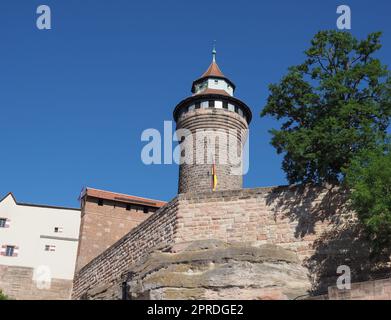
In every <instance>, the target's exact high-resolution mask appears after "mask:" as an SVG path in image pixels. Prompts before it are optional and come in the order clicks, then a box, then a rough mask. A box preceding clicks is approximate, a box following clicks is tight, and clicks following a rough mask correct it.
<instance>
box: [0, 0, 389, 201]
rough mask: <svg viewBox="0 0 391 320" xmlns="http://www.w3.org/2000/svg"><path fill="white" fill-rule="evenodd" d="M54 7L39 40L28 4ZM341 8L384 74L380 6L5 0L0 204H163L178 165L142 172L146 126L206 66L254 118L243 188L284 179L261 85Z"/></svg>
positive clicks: (298, 55) (168, 111) (385, 16)
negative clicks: (129, 199)
mask: <svg viewBox="0 0 391 320" xmlns="http://www.w3.org/2000/svg"><path fill="white" fill-rule="evenodd" d="M40 4H47V5H49V6H50V7H51V10H52V27H53V29H52V30H50V31H40V30H38V29H37V28H36V26H35V22H36V18H37V14H36V13H35V11H36V8H37V6H38V5H40ZM340 4H348V5H350V7H351V9H352V33H353V34H354V35H356V36H358V37H364V36H365V35H366V34H367V33H369V32H372V31H378V30H381V31H383V32H384V34H383V39H382V42H383V48H382V50H381V52H380V54H379V57H380V58H381V59H382V60H383V62H384V63H385V64H388V65H391V22H390V14H391V2H390V1H389V0H383V1H364V0H363V1H359V0H354V1H343V2H339V1H320V0H317V1H314V0H311V1H310V0H305V1H303V0H302V1H291V0H285V1H280V0H274V1H210V0H209V1H204V0H198V1H183V0H181V1H170V0H166V1H162V0H156V1H149V0H143V1H129V0H112V1H108V0H106V1H103V0H66V1H65V0H62V1H60V0H55V1H54V0H40V1H33V0H7V1H6V0H3V1H1V4H0V41H1V46H0V110H1V112H0V141H1V151H0V197H1V196H3V195H5V194H6V193H7V192H9V191H12V192H14V194H15V195H16V197H17V199H18V200H19V201H22V202H32V203H45V204H52V205H64V206H78V202H77V197H78V193H79V191H80V190H81V188H82V187H83V186H90V187H96V188H101V189H107V190H112V191H117V192H123V193H129V194H134V195H139V196H145V197H151V198H158V199H163V200H169V199H171V198H172V197H173V196H175V194H176V191H177V177H178V167H177V166H176V165H160V166H145V165H144V164H143V163H142V162H141V160H140V152H141V149H142V147H143V146H144V144H145V143H143V142H141V140H140V135H141V132H142V131H143V130H144V129H147V128H157V129H160V130H162V128H163V121H164V120H171V119H172V110H173V108H174V107H175V105H176V104H177V103H178V102H179V101H180V100H181V99H183V98H185V97H186V96H188V95H189V94H190V87H191V82H192V81H193V80H194V79H195V78H197V77H198V76H200V74H201V73H202V72H204V71H205V69H206V68H207V67H208V65H209V63H210V60H211V53H210V52H211V45H212V43H213V40H214V39H216V40H217V51H218V54H217V61H218V63H219V65H220V67H221V69H222V70H223V72H224V73H225V74H226V75H227V76H228V77H229V78H230V79H231V80H232V81H234V82H235V84H236V85H237V90H236V96H237V97H238V98H240V99H242V100H243V101H245V102H246V103H247V104H248V105H249V106H250V107H251V109H252V111H253V114H254V117H253V122H252V124H251V138H250V148H251V150H250V171H249V173H248V174H247V175H246V176H245V183H244V184H245V187H255V186H268V185H278V184H285V183H286V180H285V175H284V173H283V172H282V170H281V157H279V156H277V155H276V153H275V150H274V149H273V148H272V147H271V146H270V145H269V142H270V135H269V133H268V130H269V129H270V128H272V127H277V123H276V122H274V121H273V120H272V119H265V118H263V119H261V118H260V117H259V112H260V110H261V109H262V107H263V105H264V104H265V101H266V98H267V95H268V89H267V87H268V84H270V83H272V82H277V81H278V80H279V79H280V78H281V77H282V76H283V75H284V74H285V73H286V69H287V68H288V67H289V66H290V65H294V64H298V63H300V62H302V61H303V51H304V50H305V49H306V48H307V47H308V44H309V41H310V39H311V38H312V36H313V35H314V34H315V33H316V32H317V31H319V30H321V29H335V28H336V24H335V23H336V19H337V14H336V8H337V5H340Z"/></svg>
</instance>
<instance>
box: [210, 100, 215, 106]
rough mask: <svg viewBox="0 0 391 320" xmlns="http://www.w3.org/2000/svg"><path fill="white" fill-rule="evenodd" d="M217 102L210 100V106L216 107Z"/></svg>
mask: <svg viewBox="0 0 391 320" xmlns="http://www.w3.org/2000/svg"><path fill="white" fill-rule="evenodd" d="M214 106H215V102H214V100H209V108H214Z"/></svg>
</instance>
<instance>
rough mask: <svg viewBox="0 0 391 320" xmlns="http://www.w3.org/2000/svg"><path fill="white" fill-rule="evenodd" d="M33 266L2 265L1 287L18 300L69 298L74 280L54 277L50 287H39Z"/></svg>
mask: <svg viewBox="0 0 391 320" xmlns="http://www.w3.org/2000/svg"><path fill="white" fill-rule="evenodd" d="M33 274H34V270H33V268H27V267H15V266H4V265H0V289H1V290H2V291H3V293H5V294H6V295H7V296H9V297H10V298H11V299H16V300H69V299H70V297H71V290H72V280H64V279H52V281H51V285H50V288H48V289H39V288H38V287H37V284H36V283H35V281H33Z"/></svg>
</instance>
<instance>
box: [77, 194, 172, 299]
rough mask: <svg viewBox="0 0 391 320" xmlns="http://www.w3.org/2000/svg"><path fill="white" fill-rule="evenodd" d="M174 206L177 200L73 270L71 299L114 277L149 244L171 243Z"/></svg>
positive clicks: (139, 257)
mask: <svg viewBox="0 0 391 320" xmlns="http://www.w3.org/2000/svg"><path fill="white" fill-rule="evenodd" d="M177 206H178V204H177V200H176V199H174V200H172V201H171V202H170V203H169V204H167V205H165V206H164V207H162V208H161V209H159V210H158V211H156V212H155V213H154V214H153V215H152V216H151V217H150V218H149V219H148V220H146V221H144V222H143V223H141V224H140V225H138V226H137V227H136V228H134V229H133V230H132V231H131V232H130V233H128V234H127V235H125V236H124V237H123V238H122V239H120V240H119V241H118V242H116V243H115V244H114V245H113V246H112V247H110V249H108V250H106V251H105V252H103V253H102V254H101V255H99V256H97V257H96V258H94V259H93V260H92V261H90V262H89V263H88V264H87V265H86V266H84V267H83V268H82V269H81V270H80V271H78V272H76V274H75V278H74V288H73V293H72V297H73V299H79V298H82V296H83V294H84V293H85V292H86V291H87V290H88V289H91V288H94V287H97V286H100V285H102V284H106V283H111V282H113V281H115V280H118V278H119V277H120V276H121V274H122V273H123V272H125V271H126V270H128V269H129V267H130V265H131V264H132V263H135V262H137V261H139V260H140V259H141V258H142V257H143V256H145V255H146V254H148V253H149V251H150V250H151V249H152V248H154V247H156V246H162V245H163V246H164V245H168V244H171V243H173V241H174V237H173V235H174V228H175V219H176V214H177Z"/></svg>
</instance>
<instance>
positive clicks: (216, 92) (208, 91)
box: [193, 88, 230, 97]
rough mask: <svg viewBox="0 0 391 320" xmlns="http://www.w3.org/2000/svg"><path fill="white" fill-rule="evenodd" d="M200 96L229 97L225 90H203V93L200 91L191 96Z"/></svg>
mask: <svg viewBox="0 0 391 320" xmlns="http://www.w3.org/2000/svg"><path fill="white" fill-rule="evenodd" d="M202 94H221V95H223V96H228V97H229V96H230V95H229V94H228V92H226V91H225V90H220V89H210V88H208V89H205V90H204V91H201V92H198V93H195V94H193V96H199V95H202Z"/></svg>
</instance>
